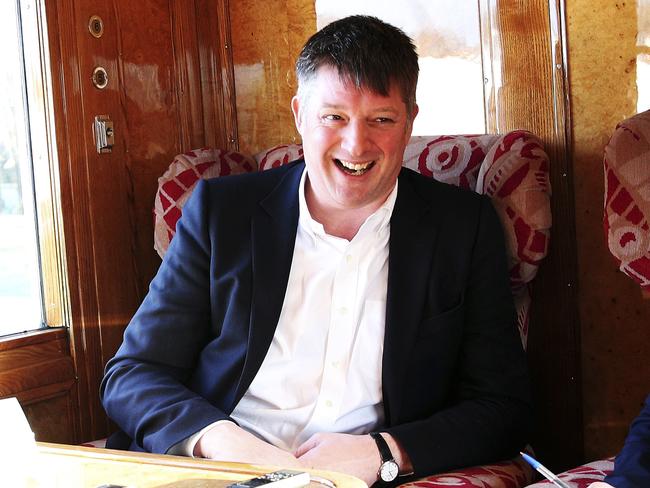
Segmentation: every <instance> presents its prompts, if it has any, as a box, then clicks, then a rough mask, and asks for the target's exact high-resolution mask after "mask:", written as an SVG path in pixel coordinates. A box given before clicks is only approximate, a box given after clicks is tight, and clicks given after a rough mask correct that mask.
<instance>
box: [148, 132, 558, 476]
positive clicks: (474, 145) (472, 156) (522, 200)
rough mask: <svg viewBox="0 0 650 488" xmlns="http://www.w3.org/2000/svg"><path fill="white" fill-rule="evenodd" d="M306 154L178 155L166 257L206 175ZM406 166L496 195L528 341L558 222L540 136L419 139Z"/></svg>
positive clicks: (497, 467)
mask: <svg viewBox="0 0 650 488" xmlns="http://www.w3.org/2000/svg"><path fill="white" fill-rule="evenodd" d="M301 156H302V147H301V146H300V145H297V144H291V145H281V146H276V147H273V148H271V149H269V150H267V151H262V152H261V153H259V154H257V155H255V156H254V157H250V156H245V155H243V154H240V153H237V152H234V151H223V150H219V149H210V148H204V149H198V150H194V151H190V152H187V153H185V154H180V155H178V156H176V158H175V159H174V161H173V162H172V163H171V165H170V166H169V169H168V170H167V172H166V173H165V174H164V175H163V176H162V177H161V178H160V179H159V180H158V184H159V186H158V192H157V194H156V198H155V206H154V220H155V232H154V247H155V249H156V251H158V254H159V255H160V256H161V257H162V256H164V254H165V252H166V250H167V247H168V246H169V242H170V240H171V239H172V238H173V236H174V233H175V228H176V222H177V221H178V219H179V217H180V215H181V211H182V207H183V205H184V203H185V201H186V200H187V198H188V197H189V194H190V193H191V192H192V190H193V188H194V186H195V185H196V183H197V182H198V180H199V179H200V178H210V177H217V176H226V175H229V174H237V173H245V172H252V171H256V170H258V171H263V170H266V169H269V168H272V167H277V166H280V165H282V164H286V163H288V162H290V161H293V160H295V159H297V158H299V157H301ZM404 159H405V161H404V163H403V165H404V166H406V167H408V168H411V169H413V170H415V171H418V172H420V173H422V174H424V175H426V176H429V177H432V178H435V179H436V180H439V181H443V182H447V183H450V184H453V185H457V186H460V187H463V188H467V189H471V190H474V191H476V192H478V193H483V194H486V195H489V196H490V197H491V198H492V201H493V203H494V206H495V208H496V210H497V212H498V214H499V216H500V217H501V220H502V223H503V227H504V232H505V235H506V243H507V246H508V259H509V271H510V283H511V288H512V292H513V296H514V299H515V304H516V308H517V313H518V326H519V332H520V335H521V339H522V343H523V344H524V347H525V346H526V341H527V337H528V311H529V307H530V294H529V289H528V284H529V283H530V282H531V281H532V279H533V278H534V277H535V274H536V273H537V268H538V266H539V264H540V262H541V261H542V259H543V258H544V257H545V256H546V253H547V250H548V243H549V235H550V227H551V211H550V192H551V188H550V184H549V168H548V165H549V162H548V157H547V155H546V153H545V152H544V149H543V146H542V144H541V142H540V141H539V139H538V138H537V137H536V136H534V135H533V134H531V133H530V132H527V131H512V132H509V133H507V134H504V135H493V134H488V135H448V136H429V137H421V136H416V137H412V138H411V141H410V142H409V144H408V146H407V148H406V152H405V155H404ZM534 480H535V474H534V472H533V471H532V469H531V468H530V467H529V466H528V465H527V464H526V463H525V462H524V461H523V460H522V459H521V458H517V459H514V460H510V461H506V462H503V463H496V464H494V465H489V466H479V467H474V468H467V469H463V470H459V471H457V472H453V473H445V474H440V475H436V476H431V477H428V478H426V479H423V480H419V481H416V482H412V483H407V484H406V485H405V486H418V487H422V488H438V487H449V486H453V487H456V488H459V487H461V488H462V487H512V488H518V487H521V486H525V485H526V484H528V483H531V482H532V481H534Z"/></svg>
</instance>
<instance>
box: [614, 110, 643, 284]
mask: <svg viewBox="0 0 650 488" xmlns="http://www.w3.org/2000/svg"><path fill="white" fill-rule="evenodd" d="M604 166H605V219H604V225H605V235H606V238H607V244H608V245H609V250H610V252H611V253H612V254H613V255H614V259H616V261H617V263H618V264H619V268H620V270H621V271H623V273H625V274H626V275H628V276H629V277H630V278H632V279H633V280H634V281H635V282H637V283H638V284H639V285H640V286H641V288H643V289H644V290H645V291H646V292H650V225H649V223H648V221H649V220H650V110H649V111H646V112H642V113H640V114H637V115H635V116H634V117H631V118H629V119H627V120H624V121H623V122H621V123H620V124H618V126H617V127H616V130H615V131H614V135H612V138H611V139H610V141H609V143H608V144H607V146H605V158H604Z"/></svg>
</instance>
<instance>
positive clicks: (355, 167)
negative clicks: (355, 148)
mask: <svg viewBox="0 0 650 488" xmlns="http://www.w3.org/2000/svg"><path fill="white" fill-rule="evenodd" d="M339 161H340V162H341V164H342V165H343V166H344V167H346V168H347V169H351V170H353V171H362V170H364V169H366V168H368V166H370V165H371V164H372V161H368V162H367V163H362V164H355V163H351V162H350V161H344V160H342V159H339Z"/></svg>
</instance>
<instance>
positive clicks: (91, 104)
mask: <svg viewBox="0 0 650 488" xmlns="http://www.w3.org/2000/svg"><path fill="white" fill-rule="evenodd" d="M227 12H228V8H227V2H226V1H225V0H212V1H208V0H195V1H194V0H192V1H185V0H182V1H181V0H147V1H145V2H132V1H130V0H112V1H107V2H103V3H98V2H95V1H92V0H62V1H60V2H48V3H47V14H48V27H49V38H50V48H51V49H50V51H51V58H52V71H53V91H54V94H55V114H56V124H57V135H58V141H57V149H58V155H59V161H60V172H61V198H62V214H63V223H64V230H65V242H66V257H67V264H68V282H69V286H70V291H71V296H70V304H71V314H70V316H71V318H70V321H71V352H72V356H73V358H74V362H75V367H76V372H77V377H78V380H79V384H78V394H79V398H78V404H79V406H80V407H81V408H80V410H79V411H80V414H81V422H80V427H79V432H80V436H81V438H83V439H91V438H98V437H103V436H105V435H106V433H107V432H108V430H109V428H110V427H109V424H108V422H107V419H106V417H105V415H104V413H103V410H102V408H101V405H100V403H99V396H98V392H99V384H100V381H101V378H102V376H103V368H104V365H105V363H106V361H107V360H108V359H109V358H110V357H111V356H112V355H113V354H114V353H115V350H116V349H117V347H118V346H119V344H120V342H121V338H122V332H123V330H124V328H125V326H126V324H127V323H128V322H129V320H130V318H131V316H132V314H133V313H134V311H135V309H136V308H137V306H138V304H139V303H140V301H141V299H142V297H143V296H144V293H145V291H146V289H147V286H148V283H149V281H150V280H151V278H152V276H153V275H154V273H155V271H156V269H157V267H158V265H159V263H160V260H159V259H158V257H157V256H156V254H155V252H154V251H153V247H152V240H153V226H152V217H151V209H152V206H153V196H154V193H155V190H156V187H157V178H158V177H159V176H160V175H161V174H162V173H163V172H164V171H165V169H166V168H167V166H168V165H169V163H170V162H171V160H172V159H173V157H174V155H176V154H177V153H179V152H181V151H187V150H190V149H194V148H196V147H202V146H205V145H206V144H207V143H214V144H224V143H227V141H228V140H229V138H230V137H234V136H232V134H236V123H235V121H234V114H235V110H234V100H233V99H232V98H231V97H232V96H233V95H234V88H233V80H232V64H231V61H230V58H229V56H228V55H227V49H226V47H225V46H224V44H225V43H226V42H227V40H228V37H227V32H225V29H224V28H223V26H225V25H228V19H227V18H225V17H224V16H225V15H227ZM91 15H99V16H100V17H101V18H102V20H103V22H104V34H103V35H102V36H101V37H100V38H99V39H96V38H94V37H93V36H91V35H90V33H89V32H88V27H87V25H88V19H89V18H90V16H91ZM218 16H219V17H218ZM98 65H101V66H103V67H104V68H105V69H106V71H107V73H108V78H109V83H108V86H107V87H106V88H105V89H104V90H99V89H97V88H95V87H94V86H93V85H92V83H91V79H90V74H91V73H92V70H93V69H94V68H95V67H96V66H98ZM100 114H106V115H109V116H110V118H111V119H112V120H113V122H114V127H115V145H114V146H113V150H112V152H111V153H107V154H97V152H96V150H95V148H94V142H93V135H92V132H91V127H92V121H93V118H94V116H95V115H100ZM45 408H46V407H42V408H41V411H43V412H45V411H46V410H45Z"/></svg>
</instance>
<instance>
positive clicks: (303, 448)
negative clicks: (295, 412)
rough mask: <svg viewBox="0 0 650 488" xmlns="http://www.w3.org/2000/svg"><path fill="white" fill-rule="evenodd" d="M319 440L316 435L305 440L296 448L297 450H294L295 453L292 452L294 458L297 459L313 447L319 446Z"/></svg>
mask: <svg viewBox="0 0 650 488" xmlns="http://www.w3.org/2000/svg"><path fill="white" fill-rule="evenodd" d="M319 438H320V437H319V435H318V434H314V435H312V436H311V437H310V438H309V439H307V440H306V441H305V442H303V443H302V444H301V445H300V446H298V449H296V452H294V456H296V457H297V458H299V457H301V456H304V455H305V454H307V453H308V452H309V451H311V450H312V449H313V448H314V447H316V446H317V445H318V444H319Z"/></svg>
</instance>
